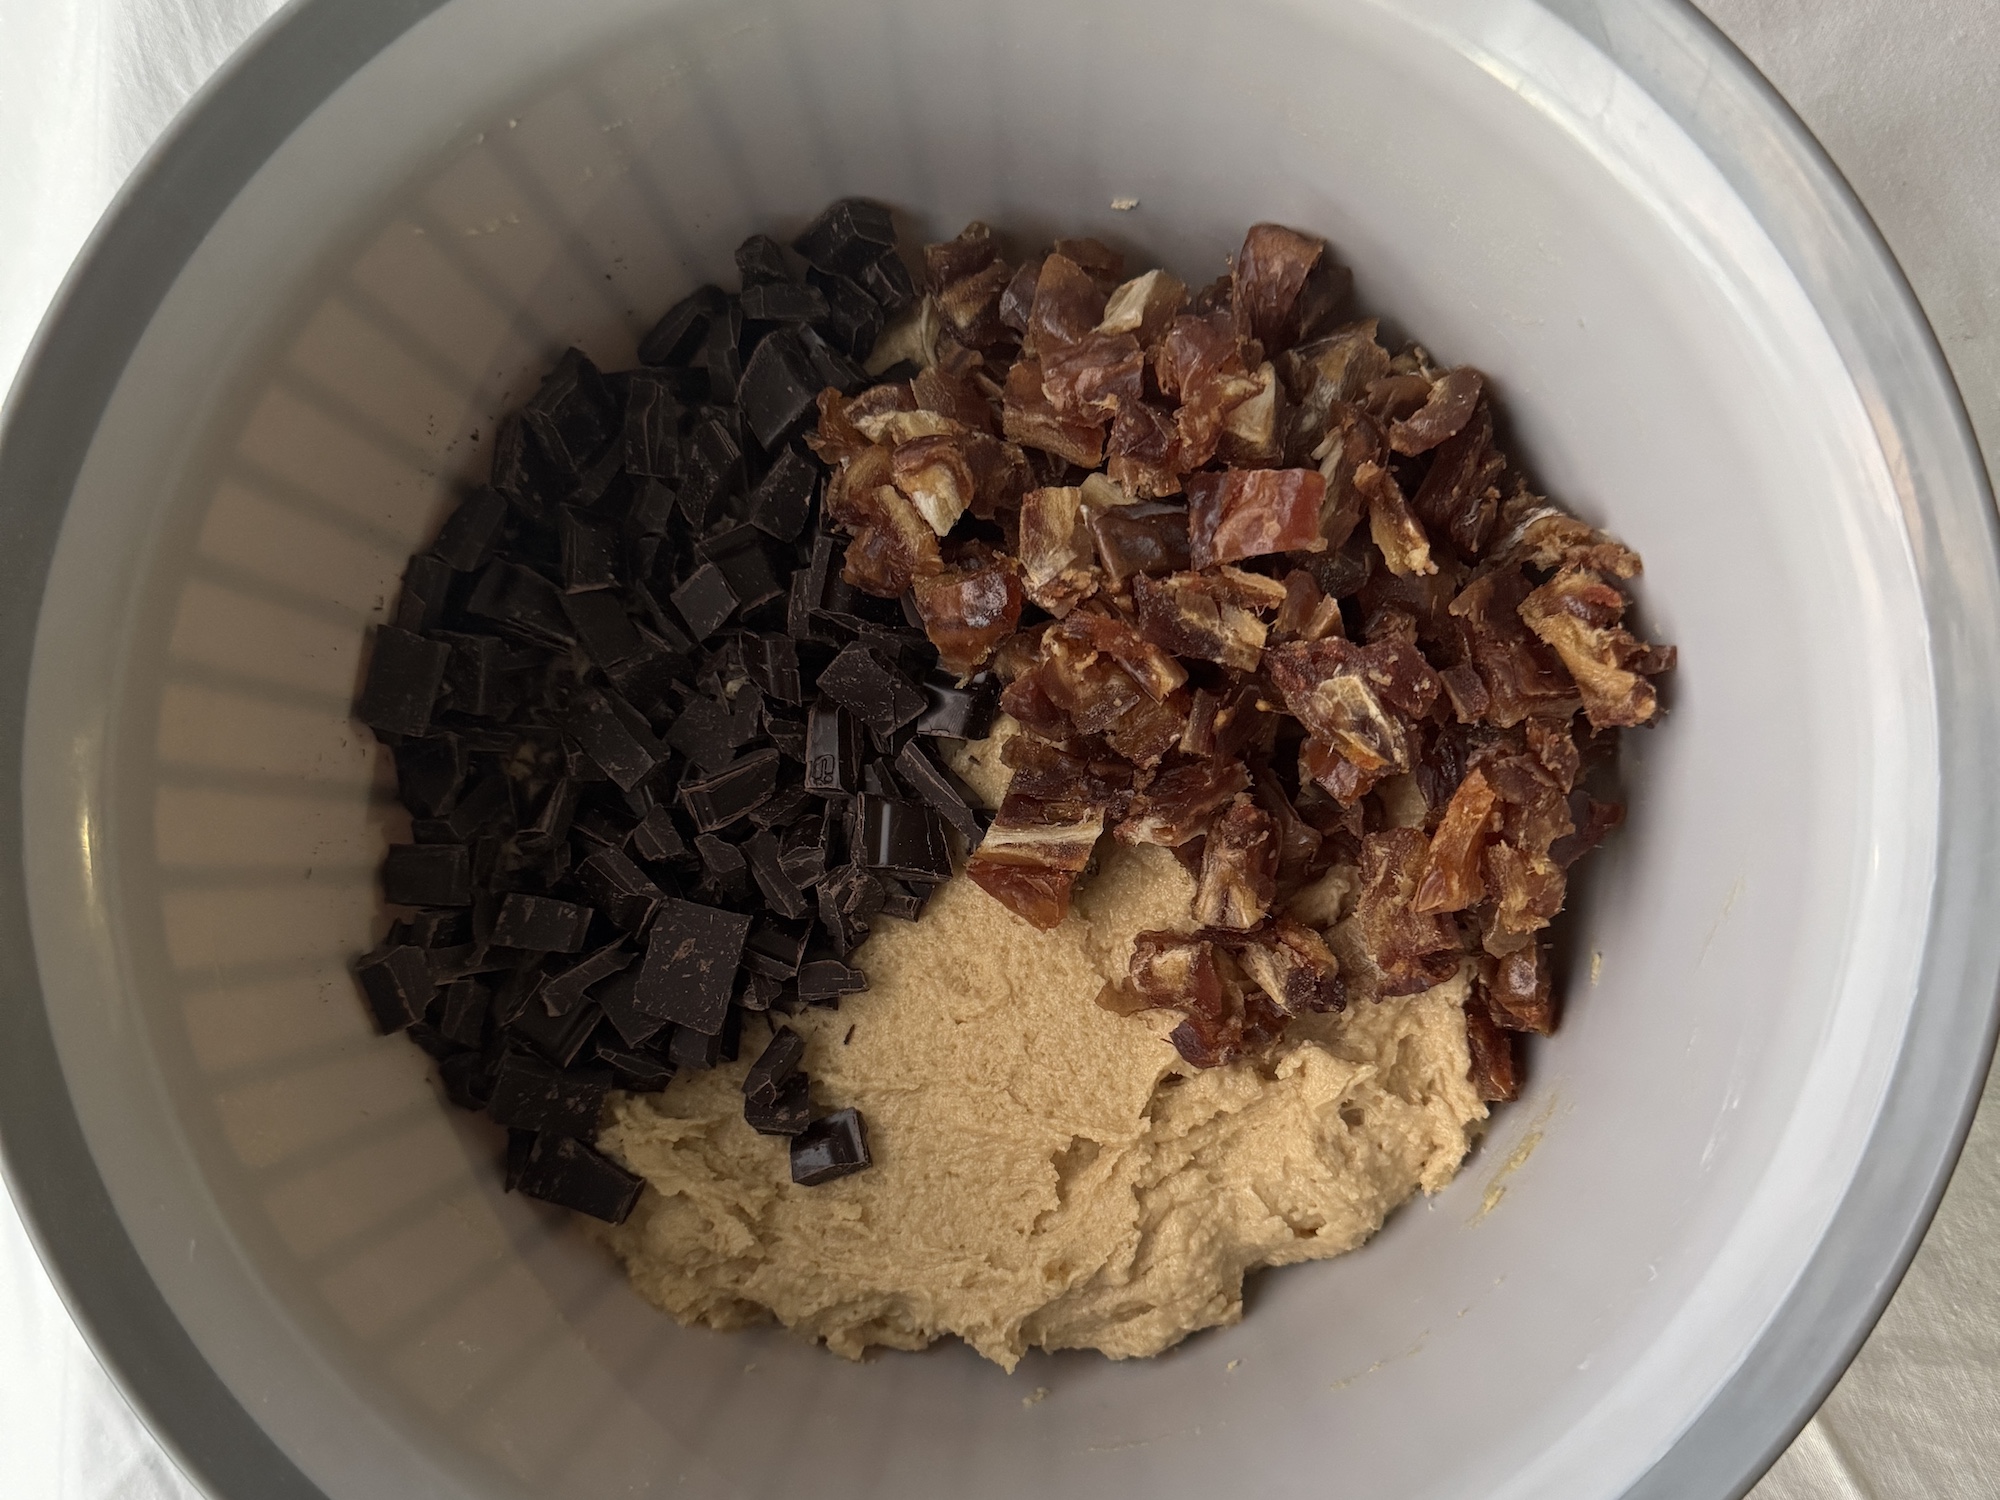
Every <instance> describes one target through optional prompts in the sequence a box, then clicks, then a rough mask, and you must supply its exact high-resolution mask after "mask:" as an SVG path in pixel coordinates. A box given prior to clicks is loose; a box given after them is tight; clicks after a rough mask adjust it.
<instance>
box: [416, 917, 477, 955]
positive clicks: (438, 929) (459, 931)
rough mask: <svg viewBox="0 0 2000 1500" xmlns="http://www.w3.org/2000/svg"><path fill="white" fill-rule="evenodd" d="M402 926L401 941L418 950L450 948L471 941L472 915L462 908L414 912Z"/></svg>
mask: <svg viewBox="0 0 2000 1500" xmlns="http://www.w3.org/2000/svg"><path fill="white" fill-rule="evenodd" d="M402 926H403V928H404V929H405V931H404V934H403V941H404V942H406V943H415V944H416V945H417V946H418V947H419V948H450V947H454V946H456V945H457V944H459V943H469V942H471V941H472V914H471V913H470V912H468V911H466V910H464V909H463V908H439V909H435V910H426V911H415V912H412V913H410V918H409V920H408V921H407V922H404V923H403V924H402Z"/></svg>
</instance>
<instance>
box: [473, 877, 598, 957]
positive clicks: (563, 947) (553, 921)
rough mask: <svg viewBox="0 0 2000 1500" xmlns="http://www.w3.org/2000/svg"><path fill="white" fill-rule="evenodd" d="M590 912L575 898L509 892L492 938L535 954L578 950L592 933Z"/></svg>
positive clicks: (496, 914) (496, 917) (494, 919)
mask: <svg viewBox="0 0 2000 1500" xmlns="http://www.w3.org/2000/svg"><path fill="white" fill-rule="evenodd" d="M590 915H591V913H590V908H589V907H587V906H578V905H577V904H576V903H575V902H573V901H557V900H554V899H553V898H551V897H548V896H529V895H525V894H523V893H522V892H520V891H514V892H510V893H509V894H508V895H507V897H506V898H505V899H504V900H502V901H501V903H500V909H499V911H497V912H496V913H495V914H494V917H493V935H492V941H493V942H494V943H496V944H498V945H499V946H500V947H502V948H523V949H527V950H528V951H530V952H534V953H576V952H579V951H580V950H581V949H582V947H583V944H584V939H585V937H586V936H587V935H588V933H589V932H590Z"/></svg>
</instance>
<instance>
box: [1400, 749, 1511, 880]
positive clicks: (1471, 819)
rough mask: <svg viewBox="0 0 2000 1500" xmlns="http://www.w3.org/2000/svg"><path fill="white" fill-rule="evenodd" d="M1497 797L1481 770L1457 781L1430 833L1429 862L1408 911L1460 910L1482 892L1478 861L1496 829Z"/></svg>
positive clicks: (1479, 862) (1479, 861) (1481, 877)
mask: <svg viewBox="0 0 2000 1500" xmlns="http://www.w3.org/2000/svg"><path fill="white" fill-rule="evenodd" d="M1497 800H1498V798H1497V794H1496V793H1495V792H1494V790H1493V786H1492V783H1490V782H1489V781H1487V779H1486V773H1485V772H1483V771H1479V770H1475V771H1473V772H1472V773H1471V774H1470V775H1469V776H1467V777H1466V778H1465V780H1463V781H1461V782H1460V783H1459V784H1458V790H1456V791H1455V792H1453V793H1452V795H1451V801H1450V802H1449V803H1448V804H1446V806H1445V811H1444V817H1443V819H1442V820H1441V821H1440V822H1439V824H1438V828H1437V832H1436V833H1435V834H1434V835H1432V837H1431V847H1430V855H1429V860H1428V863H1426V864H1425V866H1424V873H1423V877H1422V879H1420V880H1419V881H1418V882H1417V889H1416V894H1415V896H1414V897H1413V898H1412V900H1411V909H1412V910H1414V911H1418V912H1448V911H1464V910H1465V909H1466V908H1467V907H1468V906H1473V905H1475V904H1477V903H1478V902H1479V901H1480V900H1481V899H1482V898H1483V897H1484V896H1485V895H1486V882H1485V879H1484V877H1483V876H1482V874H1481V872H1480V864H1481V861H1482V860H1483V858H1484V857H1485V853H1486V846H1487V845H1488V844H1489V843H1491V842H1492V839H1493V835H1494V834H1495V833H1496V832H1497V831H1498V829H1497V827H1496V825H1497V823H1498V821H1499V820H1498V819H1497V818H1496V817H1495V816H1494V803H1495V802H1496V801H1497Z"/></svg>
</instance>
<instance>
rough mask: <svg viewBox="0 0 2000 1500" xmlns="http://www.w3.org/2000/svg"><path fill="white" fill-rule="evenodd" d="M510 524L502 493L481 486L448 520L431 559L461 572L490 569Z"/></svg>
mask: <svg viewBox="0 0 2000 1500" xmlns="http://www.w3.org/2000/svg"><path fill="white" fill-rule="evenodd" d="M506 524H507V500H506V497H505V496H503V495H502V494H500V492H499V491H497V490H495V489H493V488H491V487H490V486H487V485H481V486H480V487H479V488H478V489H476V490H474V491H473V492H472V493H471V494H469V495H467V496H466V497H465V498H464V499H463V500H461V501H459V502H458V508H457V509H456V510H454V511H453V512H452V513H451V514H450V515H448V516H446V517H445V520H444V525H443V526H441V527H439V528H438V534H437V540H436V541H434V542H432V543H431V556H432V557H435V558H437V559H438V560H439V561H441V562H442V563H444V564H445V566H446V567H449V568H451V569H453V570H454V571H455V572H459V573H473V572H477V571H478V570H479V569H480V568H483V567H485V566H486V564H487V562H488V561H489V560H490V559H491V558H492V556H493V552H494V549H495V548H496V547H498V546H499V545H500V537H501V532H502V531H503V530H504V528H505V527H506Z"/></svg>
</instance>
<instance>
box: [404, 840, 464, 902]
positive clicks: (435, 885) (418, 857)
mask: <svg viewBox="0 0 2000 1500" xmlns="http://www.w3.org/2000/svg"><path fill="white" fill-rule="evenodd" d="M382 899H383V900H384V901H387V902H389V903H391V904H392V905H396V906H470V905H471V904H472V853H471V851H470V850H468V849H467V848H466V847H465V845H463V844H391V845H390V846H389V852H388V854H387V855H385V856H384V857H383V860H382Z"/></svg>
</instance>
